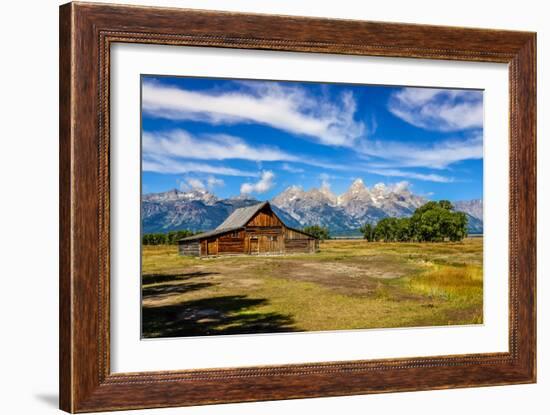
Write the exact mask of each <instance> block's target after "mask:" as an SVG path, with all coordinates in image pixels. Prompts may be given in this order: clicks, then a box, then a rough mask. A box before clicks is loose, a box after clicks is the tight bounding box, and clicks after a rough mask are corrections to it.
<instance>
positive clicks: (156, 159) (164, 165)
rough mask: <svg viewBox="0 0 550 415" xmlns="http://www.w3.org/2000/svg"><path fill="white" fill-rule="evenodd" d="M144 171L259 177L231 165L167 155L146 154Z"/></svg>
mask: <svg viewBox="0 0 550 415" xmlns="http://www.w3.org/2000/svg"><path fill="white" fill-rule="evenodd" d="M142 169H143V171H148V172H153V173H166V174H181V173H210V174H220V175H224V176H242V177H257V176H258V174H257V173H255V172H250V171H245V170H239V169H234V168H231V167H224V166H215V165H211V164H208V163H196V162H188V161H181V160H176V159H174V158H171V157H165V156H147V157H146V156H145V155H144V157H143V163H142Z"/></svg>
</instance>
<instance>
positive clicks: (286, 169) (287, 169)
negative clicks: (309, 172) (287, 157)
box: [281, 163, 305, 173]
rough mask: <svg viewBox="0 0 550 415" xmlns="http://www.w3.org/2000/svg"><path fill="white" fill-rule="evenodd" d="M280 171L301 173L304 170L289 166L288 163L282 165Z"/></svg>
mask: <svg viewBox="0 0 550 415" xmlns="http://www.w3.org/2000/svg"><path fill="white" fill-rule="evenodd" d="M281 169H282V170H284V171H287V172H289V173H303V172H304V171H305V170H304V169H302V168H300V167H295V166H291V165H290V164H288V163H283V164H282V165H281Z"/></svg>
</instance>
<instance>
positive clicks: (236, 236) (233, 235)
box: [231, 231, 239, 238]
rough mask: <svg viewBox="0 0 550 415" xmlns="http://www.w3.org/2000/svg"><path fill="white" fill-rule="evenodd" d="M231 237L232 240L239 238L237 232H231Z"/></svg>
mask: <svg viewBox="0 0 550 415" xmlns="http://www.w3.org/2000/svg"><path fill="white" fill-rule="evenodd" d="M231 237H232V238H238V237H239V232H237V231H234V232H231Z"/></svg>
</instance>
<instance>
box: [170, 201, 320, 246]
mask: <svg viewBox="0 0 550 415" xmlns="http://www.w3.org/2000/svg"><path fill="white" fill-rule="evenodd" d="M178 245H179V253H180V255H186V256H201V257H205V256H210V255H243V254H248V255H269V254H285V253H304V252H305V253H309V252H317V251H318V250H319V240H318V239H317V238H315V237H314V236H312V235H309V234H307V233H305V232H303V231H300V230H297V229H292V228H290V227H288V226H286V225H285V224H284V223H283V221H282V220H281V219H280V218H279V217H278V216H277V215H276V214H275V213H274V212H273V210H272V209H271V206H270V205H269V203H268V202H263V203H259V204H257V205H253V206H248V207H243V208H239V209H236V210H235V211H234V212H233V213H232V214H231V215H229V217H228V218H227V219H226V220H225V221H224V222H223V223H222V224H221V225H220V226H218V227H217V228H216V229H214V230H212V231H209V232H204V233H200V234H197V235H193V236H190V237H188V238H183V239H180V240H179V241H178Z"/></svg>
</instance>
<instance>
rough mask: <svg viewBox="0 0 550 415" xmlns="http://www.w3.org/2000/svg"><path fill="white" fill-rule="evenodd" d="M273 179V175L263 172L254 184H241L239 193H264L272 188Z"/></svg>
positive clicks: (270, 172)
mask: <svg viewBox="0 0 550 415" xmlns="http://www.w3.org/2000/svg"><path fill="white" fill-rule="evenodd" d="M274 178H275V174H274V173H273V172H272V171H270V170H266V171H263V172H262V174H261V175H260V180H259V181H257V182H256V183H243V184H242V185H241V193H246V194H248V193H265V192H267V191H268V190H269V189H271V188H272V187H273V185H274V183H273V179H274Z"/></svg>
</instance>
